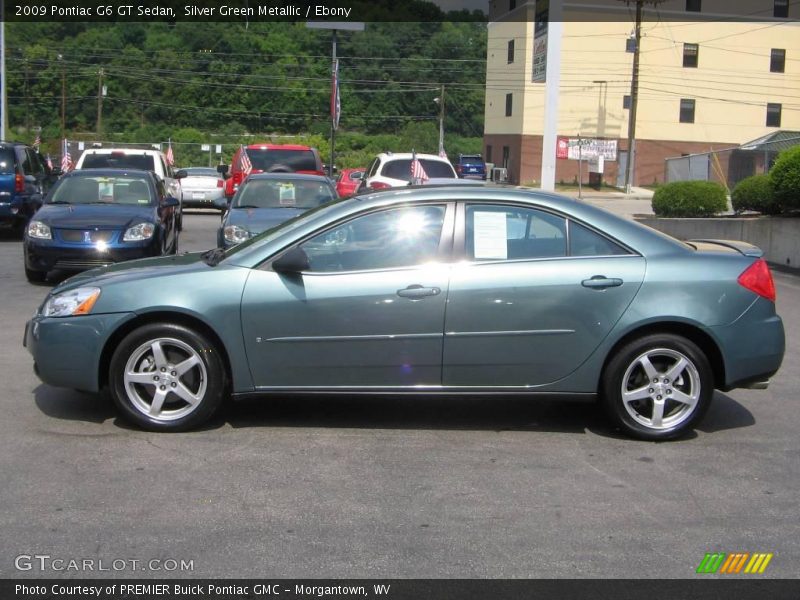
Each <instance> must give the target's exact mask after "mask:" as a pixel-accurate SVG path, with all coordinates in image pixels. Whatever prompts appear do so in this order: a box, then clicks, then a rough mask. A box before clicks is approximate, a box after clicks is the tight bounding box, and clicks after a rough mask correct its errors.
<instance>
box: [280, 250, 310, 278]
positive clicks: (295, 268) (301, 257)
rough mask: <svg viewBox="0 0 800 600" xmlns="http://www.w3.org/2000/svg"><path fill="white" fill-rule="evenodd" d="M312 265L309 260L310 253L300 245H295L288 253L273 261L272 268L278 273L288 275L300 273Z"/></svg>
mask: <svg viewBox="0 0 800 600" xmlns="http://www.w3.org/2000/svg"><path fill="white" fill-rule="evenodd" d="M310 268H311V265H310V264H309V262H308V254H306V252H305V250H303V249H302V248H300V247H299V246H295V247H294V248H292V249H291V250H289V251H288V252H287V253H286V254H284V255H283V256H281V257H280V258H278V259H277V260H275V261H274V262H273V263H272V270H273V271H275V272H276V273H286V274H287V275H291V274H295V275H296V274H299V273H302V272H303V271H308V270H309V269H310Z"/></svg>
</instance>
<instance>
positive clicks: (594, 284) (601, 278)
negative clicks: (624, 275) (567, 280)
mask: <svg viewBox="0 0 800 600" xmlns="http://www.w3.org/2000/svg"><path fill="white" fill-rule="evenodd" d="M581 285H582V286H583V287H587V288H591V289H593V290H604V289H605V288H610V287H619V286H621V285H622V279H617V278H611V277H606V276H605V275H595V276H594V277H592V278H591V279H584V280H583V281H581Z"/></svg>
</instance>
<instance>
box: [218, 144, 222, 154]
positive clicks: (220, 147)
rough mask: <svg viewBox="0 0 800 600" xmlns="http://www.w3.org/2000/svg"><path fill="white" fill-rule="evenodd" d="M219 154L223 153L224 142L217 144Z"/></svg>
mask: <svg viewBox="0 0 800 600" xmlns="http://www.w3.org/2000/svg"><path fill="white" fill-rule="evenodd" d="M217 154H222V144H217Z"/></svg>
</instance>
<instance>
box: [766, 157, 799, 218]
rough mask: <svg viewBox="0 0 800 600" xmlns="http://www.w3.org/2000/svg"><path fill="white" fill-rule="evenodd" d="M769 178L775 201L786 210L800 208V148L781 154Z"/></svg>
mask: <svg viewBox="0 0 800 600" xmlns="http://www.w3.org/2000/svg"><path fill="white" fill-rule="evenodd" d="M769 177H770V179H771V180H772V189H773V191H774V193H775V201H776V202H777V203H778V204H779V205H780V206H781V207H782V208H783V209H784V210H792V209H797V208H800V146H795V147H794V148H790V149H789V150H784V151H783V152H781V153H780V154H779V155H778V160H776V161H775V165H774V166H773V167H772V169H771V170H770V172H769Z"/></svg>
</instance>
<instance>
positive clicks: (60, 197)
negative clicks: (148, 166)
mask: <svg viewBox="0 0 800 600" xmlns="http://www.w3.org/2000/svg"><path fill="white" fill-rule="evenodd" d="M152 203H153V196H152V194H151V193H150V186H149V185H147V181H146V180H145V179H144V178H142V177H132V176H120V177H113V176H112V177H106V176H102V175H98V176H94V177H85V176H73V177H65V178H64V179H62V180H61V181H60V182H59V185H58V187H57V188H56V189H55V191H54V192H53V195H52V196H51V197H50V199H49V200H48V204H135V205H147V204H152Z"/></svg>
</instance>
